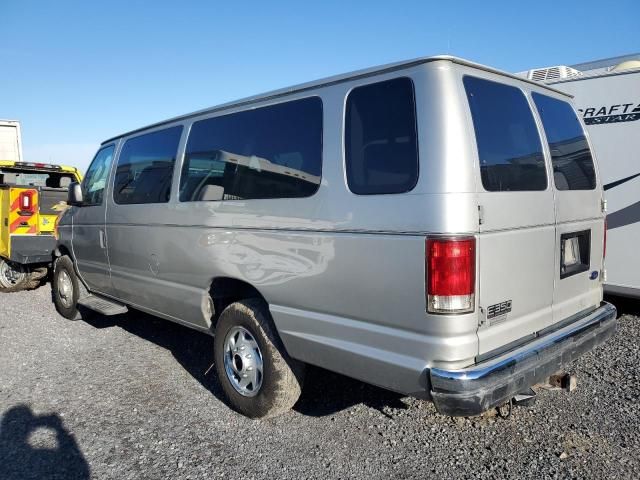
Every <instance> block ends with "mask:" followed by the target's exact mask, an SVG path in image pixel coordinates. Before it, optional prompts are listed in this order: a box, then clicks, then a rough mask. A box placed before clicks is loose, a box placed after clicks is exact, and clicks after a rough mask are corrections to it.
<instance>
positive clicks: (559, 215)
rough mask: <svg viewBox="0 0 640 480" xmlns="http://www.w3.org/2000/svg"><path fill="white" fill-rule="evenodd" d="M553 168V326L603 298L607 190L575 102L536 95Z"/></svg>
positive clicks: (592, 305)
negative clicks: (601, 183)
mask: <svg viewBox="0 0 640 480" xmlns="http://www.w3.org/2000/svg"><path fill="white" fill-rule="evenodd" d="M532 98H533V101H534V103H535V106H536V109H537V111H538V114H539V116H540V120H541V123H542V126H543V130H544V136H545V138H546V143H547V145H548V149H549V156H550V158H551V162H552V166H553V184H554V189H555V197H556V222H557V226H556V260H555V267H554V270H555V273H554V279H555V287H554V292H553V322H554V323H557V322H559V321H562V320H564V319H566V318H568V317H570V316H572V315H574V314H576V313H578V312H581V311H584V310H587V309H590V308H593V307H595V306H597V305H598V304H599V303H600V301H601V300H602V293H601V288H600V286H601V281H602V279H601V275H602V268H603V240H604V220H603V216H604V214H603V208H602V192H601V188H600V186H599V185H598V181H597V178H596V172H595V167H594V161H593V157H592V154H591V151H590V148H589V143H588V141H587V138H586V135H585V133H584V129H583V127H582V125H581V123H580V121H579V120H578V116H577V115H576V113H575V111H574V109H573V107H572V106H571V104H570V103H569V102H568V101H566V100H564V99H560V98H555V97H552V96H550V95H546V94H541V93H536V92H534V93H533V94H532Z"/></svg>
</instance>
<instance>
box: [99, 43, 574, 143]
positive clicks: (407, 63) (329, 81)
mask: <svg viewBox="0 0 640 480" xmlns="http://www.w3.org/2000/svg"><path fill="white" fill-rule="evenodd" d="M436 61H448V62H452V63H457V64H459V65H464V66H467V67H472V68H477V69H479V70H484V71H487V72H491V73H496V74H498V75H502V76H505V77H509V78H512V79H514V80H518V81H520V82H525V83H530V84H532V85H535V86H536V87H542V88H545V89H547V90H551V91H553V92H555V93H558V94H561V95H564V96H566V97H569V98H572V95H570V94H568V93H566V92H562V91H560V90H556V89H555V88H551V87H549V86H546V85H543V84H540V83H538V82H535V81H533V80H528V79H526V78H522V77H519V76H517V75H514V74H512V73H509V72H505V71H503V70H498V69H496V68H492V67H488V66H486V65H482V64H480V63H475V62H472V61H469V60H465V59H463V58H459V57H454V56H451V55H436V56H431V57H420V58H415V59H413V60H404V61H400V62H394V63H388V64H386V65H379V66H376V67H370V68H365V69H363V70H356V71H353V72H349V73H343V74H339V75H334V76H331V77H326V78H322V79H320V80H314V81H311V82H306V83H301V84H298V85H294V86H291V87H286V88H281V89H278V90H272V91H270V92H266V93H262V94H259V95H253V96H250V97H245V98H242V99H239V100H234V101H231V102H227V103H223V104H220V105H216V106H214V107H209V108H205V109H202V110H197V111H195V112H192V113H188V114H185V115H179V116H177V117H172V118H169V119H167V120H163V121H161V122H156V123H153V124H151V125H147V126H146V127H141V128H136V129H135V130H131V131H128V132H125V133H123V134H121V135H116V136H114V137H111V138H108V139H107V140H105V141H103V142H102V145H104V144H105V143H108V142H111V141H113V140H116V139H118V138H121V137H125V136H129V135H131V134H134V133H137V132H142V131H145V130H149V129H151V128H156V127H159V126H162V125H165V124H169V123H172V122H176V121H180V120H185V119H188V118H191V117H195V116H198V115H203V114H208V113H214V112H218V111H221V110H227V109H230V108H236V107H241V106H245V105H250V104H252V103H257V102H261V101H264V100H270V99H273V98H279V97H283V96H285V95H290V94H293V93H299V92H304V91H307V90H312V89H315V88H319V87H326V86H330V85H335V84H338V83H342V82H346V81H349V80H354V79H359V78H365V77H370V76H373V75H378V74H381V73H387V72H393V71H396V70H403V69H406V68H410V67H414V66H416V65H421V64H424V63H429V62H436Z"/></svg>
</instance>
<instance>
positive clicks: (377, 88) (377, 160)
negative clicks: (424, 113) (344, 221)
mask: <svg viewBox="0 0 640 480" xmlns="http://www.w3.org/2000/svg"><path fill="white" fill-rule="evenodd" d="M345 117H346V118H345V121H346V125H345V140H344V142H345V156H346V158H345V165H346V170H347V183H348V185H349V190H351V191H352V192H353V193H356V194H359V195H373V194H384V193H404V192H408V191H409V190H412V189H413V187H415V185H416V183H417V181H418V136H417V128H416V108H415V96H414V91H413V82H412V81H411V79H409V78H406V77H403V78H396V79H393V80H388V81H385V82H379V83H374V84H371V85H365V86H362V87H357V88H354V89H353V90H352V91H351V92H350V93H349V96H348V98H347V111H346V115H345Z"/></svg>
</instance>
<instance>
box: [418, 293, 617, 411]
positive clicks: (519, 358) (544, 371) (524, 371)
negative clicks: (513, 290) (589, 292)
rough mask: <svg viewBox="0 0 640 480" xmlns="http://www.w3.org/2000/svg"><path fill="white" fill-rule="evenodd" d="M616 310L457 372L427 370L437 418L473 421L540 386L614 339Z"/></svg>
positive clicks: (607, 308) (604, 309) (595, 313)
mask: <svg viewBox="0 0 640 480" xmlns="http://www.w3.org/2000/svg"><path fill="white" fill-rule="evenodd" d="M616 326H617V320H616V308H615V307H614V306H613V305H611V304H609V303H606V302H603V303H602V304H601V305H600V307H598V308H596V309H595V310H592V311H591V312H588V313H586V314H584V315H582V316H579V317H578V318H577V319H576V320H575V321H573V322H571V323H570V324H568V325H566V326H564V327H563V328H561V329H559V330H557V331H554V332H552V333H549V334H547V335H544V336H542V337H538V338H536V339H534V340H532V341H531V342H529V343H526V344H525V345H522V346H520V347H518V348H516V349H514V350H512V351H509V352H506V353H503V354H501V355H500V356H498V357H496V358H492V359H489V360H486V361H483V362H480V363H477V364H475V365H473V366H471V367H468V368H465V369H462V370H442V369H439V368H432V369H430V371H429V372H428V373H429V378H430V383H431V398H432V399H433V401H434V403H435V405H436V408H437V410H438V412H440V413H442V414H444V415H451V416H473V415H478V414H480V413H482V412H484V411H486V410H489V409H490V408H495V407H497V406H500V405H502V404H504V403H505V402H507V401H508V400H510V399H511V398H513V397H514V396H515V395H516V394H517V393H519V392H522V391H525V390H526V389H528V388H529V387H531V386H532V385H535V384H536V383H540V382H542V381H543V380H545V379H546V378H548V377H549V376H551V375H553V374H554V373H556V372H558V371H560V370H562V369H563V368H564V367H565V366H566V365H567V364H569V363H571V362H572V361H573V360H575V359H576V358H578V357H580V356H581V355H582V354H583V353H586V352H588V351H590V350H592V349H593V348H595V347H596V346H597V345H599V344H601V343H603V342H604V341H606V340H607V339H608V338H609V337H611V336H612V335H613V333H614V332H615V329H616Z"/></svg>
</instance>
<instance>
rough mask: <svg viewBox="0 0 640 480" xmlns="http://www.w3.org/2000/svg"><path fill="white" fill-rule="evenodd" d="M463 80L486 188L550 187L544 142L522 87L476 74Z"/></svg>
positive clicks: (525, 188)
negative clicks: (477, 76) (482, 77)
mask: <svg viewBox="0 0 640 480" xmlns="http://www.w3.org/2000/svg"><path fill="white" fill-rule="evenodd" d="M463 82H464V88H465V91H466V93H467V99H468V100H469V107H470V109H471V116H472V118H473V127H474V130H475V133H476V143H477V145H478V156H479V159H480V177H481V178H482V185H483V187H484V189H485V190H488V191H490V192H503V191H532V190H546V188H547V173H546V170H545V162H544V155H543V154H542V143H541V141H540V135H539V134H538V129H537V127H536V123H535V120H534V118H533V112H532V111H531V109H530V108H529V103H528V102H527V98H526V97H525V95H524V93H523V92H522V91H521V90H520V89H519V88H516V87H512V86H509V85H504V84H502V83H497V82H492V81H489V80H483V79H481V78H476V77H469V76H465V77H464V79H463Z"/></svg>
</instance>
